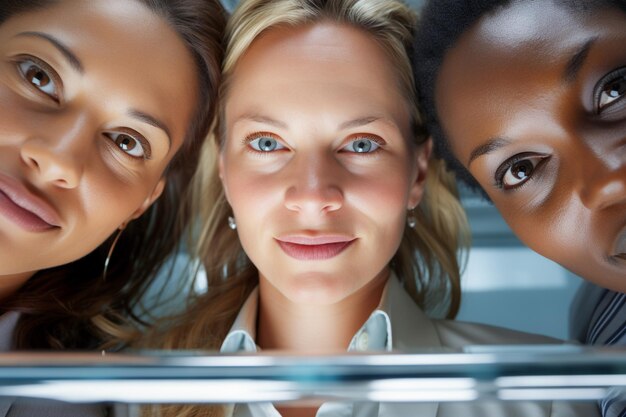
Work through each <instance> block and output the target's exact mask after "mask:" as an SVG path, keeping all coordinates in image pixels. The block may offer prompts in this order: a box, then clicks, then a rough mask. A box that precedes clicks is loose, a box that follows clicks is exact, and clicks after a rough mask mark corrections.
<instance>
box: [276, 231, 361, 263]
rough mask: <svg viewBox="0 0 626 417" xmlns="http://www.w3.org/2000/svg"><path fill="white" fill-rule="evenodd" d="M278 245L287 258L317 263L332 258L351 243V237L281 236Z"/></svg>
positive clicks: (353, 239)
mask: <svg viewBox="0 0 626 417" xmlns="http://www.w3.org/2000/svg"><path fill="white" fill-rule="evenodd" d="M276 241H277V242H278V245H279V246H280V248H281V249H282V250H283V252H285V253H286V254H287V255H288V256H291V257H292V258H294V259H298V260H303V261H318V260H324V259H330V258H334V257H335V256H337V255H339V254H340V253H341V252H343V251H344V250H345V249H347V248H348V247H349V246H350V245H351V244H352V243H354V242H355V241H356V239H355V238H353V237H346V236H340V235H318V236H301V235H296V236H281V237H280V238H276Z"/></svg>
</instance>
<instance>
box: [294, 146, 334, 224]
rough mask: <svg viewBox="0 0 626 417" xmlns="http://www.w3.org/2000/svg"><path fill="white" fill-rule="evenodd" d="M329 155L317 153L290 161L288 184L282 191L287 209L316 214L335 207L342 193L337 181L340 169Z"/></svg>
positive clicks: (332, 209)
mask: <svg viewBox="0 0 626 417" xmlns="http://www.w3.org/2000/svg"><path fill="white" fill-rule="evenodd" d="M327 159H332V158H331V157H328V158H326V157H324V156H317V157H311V158H302V159H298V160H294V161H292V164H293V169H292V170H290V172H289V173H288V175H289V176H290V182H291V185H290V186H289V187H288V188H287V190H286V192H285V207H286V208H287V209H288V210H291V211H295V212H299V213H302V214H308V215H311V216H319V215H324V214H328V213H331V212H334V211H337V210H339V209H340V208H341V207H342V206H343V202H344V195H343V191H342V189H341V187H340V185H339V181H340V178H341V177H340V173H339V172H337V169H336V165H337V164H338V163H337V162H336V161H329V160H327Z"/></svg>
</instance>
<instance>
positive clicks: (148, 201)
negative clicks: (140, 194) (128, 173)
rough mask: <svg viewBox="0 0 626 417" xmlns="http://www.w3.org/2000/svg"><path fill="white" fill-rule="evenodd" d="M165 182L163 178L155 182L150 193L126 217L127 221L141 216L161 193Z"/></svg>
mask: <svg viewBox="0 0 626 417" xmlns="http://www.w3.org/2000/svg"><path fill="white" fill-rule="evenodd" d="M166 182H167V181H166V180H165V178H161V179H160V180H159V182H157V184H156V186H155V187H154V189H153V190H152V192H151V193H150V195H149V196H148V197H147V198H146V199H145V200H144V201H143V203H141V206H139V208H137V210H135V211H134V212H133V214H132V215H131V216H130V217H129V218H128V221H131V220H135V219H137V218H139V217H141V215H142V214H144V213H145V212H146V210H148V209H149V208H150V206H151V205H152V203H154V202H155V201H156V200H157V198H159V197H160V196H161V194H163V190H164V189H165V184H166Z"/></svg>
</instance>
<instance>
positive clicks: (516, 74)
mask: <svg viewBox="0 0 626 417" xmlns="http://www.w3.org/2000/svg"><path fill="white" fill-rule="evenodd" d="M625 37H626V15H625V14H624V13H621V12H619V11H616V10H612V9H606V8H599V9H597V10H592V11H585V12H580V11H574V10H572V9H570V8H567V7H563V6H559V5H558V4H555V2H554V1H552V0H542V1H533V2H526V1H517V2H515V3H512V4H511V5H510V6H508V7H506V8H504V9H498V10H497V11H495V12H494V13H491V14H489V15H487V16H485V17H483V18H482V19H480V20H479V21H478V22H477V23H476V24H475V25H474V26H473V27H471V28H470V29H469V30H467V31H466V32H465V33H464V34H463V35H462V36H461V38H460V39H459V41H458V42H457V43H456V44H455V46H454V47H453V48H452V49H451V50H450V51H449V52H448V53H447V54H446V57H445V59H444V62H443V65H442V68H441V71H440V74H439V76H438V79H437V85H436V99H437V110H438V113H439V114H440V116H441V121H442V124H443V127H444V129H445V130H446V132H447V133H448V137H449V138H450V139H451V145H452V148H453V150H454V151H455V153H457V155H458V156H461V157H462V155H459V143H460V141H458V139H457V138H459V137H466V138H467V137H468V132H470V131H471V133H472V134H476V136H477V137H481V138H482V139H483V140H487V139H490V138H491V137H493V136H506V133H507V132H506V131H494V126H493V125H491V124H490V123H488V122H486V121H487V119H493V118H496V117H498V116H500V117H502V118H506V119H507V122H509V123H510V122H512V121H513V120H514V119H516V120H521V119H522V118H521V117H517V116H521V115H528V114H529V113H533V112H535V110H537V112H535V114H533V117H534V119H535V124H536V123H540V120H541V118H542V117H543V115H542V114H541V112H540V111H539V107H541V106H543V105H545V104H546V103H547V102H548V101H549V100H553V99H556V97H557V95H558V94H561V93H563V94H564V93H565V92H566V89H567V88H568V86H567V85H566V83H565V82H564V80H565V79H566V74H567V69H568V67H569V66H570V65H571V63H572V62H573V61H574V58H575V57H576V55H577V54H578V53H579V52H580V51H581V50H582V49H583V47H584V46H585V45H586V44H587V43H589V42H596V41H597V42H596V44H595V45H594V46H592V47H591V49H590V52H589V54H590V57H592V58H590V59H591V60H595V61H600V60H603V59H604V60H606V61H607V62H606V63H605V64H606V66H607V68H603V67H602V66H600V65H596V67H597V70H598V71H600V70H606V71H608V70H610V69H613V68H612V67H610V65H613V64H615V63H617V61H616V62H608V61H610V59H609V58H610V57H609V56H610V55H611V54H613V55H615V56H616V57H617V55H620V54H621V52H619V51H618V50H617V49H619V48H615V40H616V39H617V40H618V41H617V44H619V43H620V41H619V40H620V39H621V42H623V40H624V39H626V38H625ZM611 42H613V43H611ZM622 45H623V43H622ZM603 49H605V50H603ZM606 49H609V50H608V51H607V50H606ZM590 78H592V77H590ZM477 120H480V123H476V121H477ZM526 120H530V119H529V118H526ZM483 122H485V123H483ZM460 126H463V127H464V129H465V130H462V129H460ZM507 127H508V128H509V129H514V126H511V124H509V125H507ZM461 160H463V159H461Z"/></svg>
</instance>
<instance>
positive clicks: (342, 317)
mask: <svg viewBox="0 0 626 417" xmlns="http://www.w3.org/2000/svg"><path fill="white" fill-rule="evenodd" d="M388 278H389V269H388V268H385V269H384V270H383V271H381V272H380V273H379V274H378V275H377V276H376V277H375V278H374V279H372V280H371V281H370V282H369V283H368V284H366V285H365V286H364V287H362V288H360V289H359V290H357V291H356V292H354V293H352V294H350V295H348V296H347V297H345V298H343V299H341V300H340V301H337V302H334V303H329V304H321V303H302V302H299V301H293V300H291V299H289V298H287V297H286V296H285V295H284V294H283V293H281V292H280V291H279V290H278V289H277V288H276V287H274V286H273V285H272V284H271V283H270V282H269V281H268V280H267V279H265V278H264V277H263V276H260V277H259V312H258V319H257V344H258V345H259V347H261V348H262V349H263V350H286V351H292V352H298V353H316V354H324V353H341V352H345V351H346V349H347V348H348V345H349V344H350V340H351V339H352V337H353V336H354V334H355V333H356V332H357V331H358V330H359V328H361V326H363V324H364V323H365V321H366V320H367V319H368V318H369V316H370V314H371V313H372V312H373V311H374V310H375V309H376V307H377V306H378V305H379V303H380V299H381V296H382V293H383V289H384V288H385V284H386V283H387V279H388Z"/></svg>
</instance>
